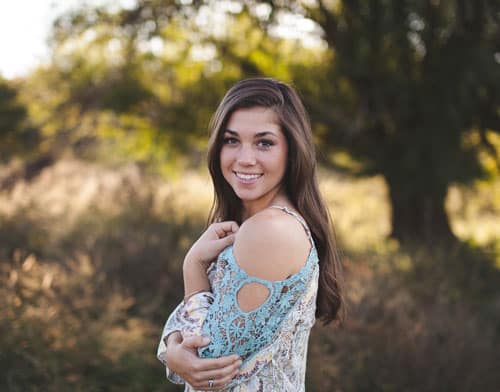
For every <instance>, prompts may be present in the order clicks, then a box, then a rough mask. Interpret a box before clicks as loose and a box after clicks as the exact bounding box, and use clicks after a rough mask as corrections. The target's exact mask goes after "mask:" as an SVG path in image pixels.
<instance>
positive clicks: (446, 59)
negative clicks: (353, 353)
mask: <svg viewBox="0 0 500 392" xmlns="http://www.w3.org/2000/svg"><path fill="white" fill-rule="evenodd" d="M265 3H268V4H270V5H271V6H272V7H273V10H274V13H275V14H276V13H278V12H294V13H302V14H303V15H304V16H305V17H307V18H310V19H311V20H313V21H315V22H316V23H317V24H318V25H319V26H320V27H321V29H322V34H323V38H324V40H325V42H326V43H327V44H328V48H329V50H330V52H331V57H330V59H331V61H330V62H329V63H328V64H327V66H326V67H325V72H323V73H322V74H321V73H316V74H315V75H321V78H319V79H318V82H319V83H320V86H321V88H318V86H317V85H316V86H315V89H316V92H314V91H313V90H312V89H309V99H308V104H309V106H310V107H311V109H312V113H313V117H314V120H315V121H316V122H317V123H319V124H322V125H323V127H326V128H327V132H324V133H323V134H322V140H321V141H322V143H323V148H324V150H325V151H326V153H327V154H326V155H329V152H330V151H335V150H338V149H345V150H346V151H348V152H349V153H350V154H351V155H352V156H353V157H354V158H356V159H357V160H358V161H360V162H362V163H363V169H362V170H361V171H359V173H361V174H367V173H379V174H382V175H383V176H384V178H385V180H386V182H387V185H388V187H389V196H390V202H391V206H392V235H393V236H394V237H395V238H397V239H399V240H401V241H406V240H417V241H420V242H427V243H433V242H434V241H436V240H443V239H444V240H446V239H453V235H452V232H451V230H450V225H449V222H448V219H447V215H446V212H445V208H444V201H445V196H446V194H447V190H448V187H449V185H450V184H451V183H453V182H462V183H467V182H469V181H471V180H472V179H474V178H478V177H481V176H484V175H485V170H484V168H483V167H482V166H481V164H480V159H479V153H480V151H488V152H489V153H490V155H491V156H492V157H493V159H494V160H495V161H496V166H497V171H498V168H500V161H499V158H498V150H497V149H496V148H495V147H494V146H493V144H492V142H491V140H490V136H491V135H492V133H493V132H496V133H498V132H500V117H499V113H500V102H499V94H500V64H499V63H500V59H499V54H498V50H499V42H500V41H499V38H500V19H499V15H500V13H499V12H500V7H499V3H498V1H497V0H441V1H439V0H369V1H358V0H349V1H347V0H346V1H328V2H327V1H322V0H317V1H314V2H310V1H307V2H300V1H296V2H287V3H283V2H279V1H269V2H265ZM283 4H286V6H283ZM312 75H314V74H310V76H312ZM310 84H311V83H309V85H310ZM306 90H307V85H306Z"/></svg>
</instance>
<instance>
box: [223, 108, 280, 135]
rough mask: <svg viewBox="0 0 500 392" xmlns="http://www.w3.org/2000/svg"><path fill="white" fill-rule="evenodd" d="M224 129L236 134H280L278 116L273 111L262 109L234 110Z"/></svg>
mask: <svg viewBox="0 0 500 392" xmlns="http://www.w3.org/2000/svg"><path fill="white" fill-rule="evenodd" d="M226 129H229V130H231V131H234V132H238V133H259V132H273V133H276V134H278V135H279V134H282V132H281V126H280V124H279V120H278V116H277V114H276V113H275V112H274V110H272V109H270V108H264V107H253V108H243V109H238V110H235V111H234V112H233V113H232V114H231V116H230V117H229V121H228V122H227V125H226Z"/></svg>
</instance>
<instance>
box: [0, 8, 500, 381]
mask: <svg viewBox="0 0 500 392" xmlns="http://www.w3.org/2000/svg"><path fill="white" fill-rule="evenodd" d="M0 15H1V16H0V22H1V23H0V25H1V26H2V27H1V36H2V37H1V40H0V52H1V55H0V72H1V74H2V76H1V77H0V369H1V370H0V390H2V391H69V390H71V391H118V390H120V391H179V390H182V388H179V387H176V386H174V385H172V384H170V383H168V382H167V381H166V380H165V375H164V369H163V367H162V365H161V364H160V362H158V361H157V360H156V358H155V354H156V346H157V343H158V339H159V335H160V333H161V329H162V327H163V323H164V321H165V319H166V317H167V316H168V314H169V313H170V311H171V310H172V309H173V307H174V306H175V305H176V303H178V302H179V301H180V299H181V297H182V279H181V264H182V260H183V255H184V253H185V252H186V250H187V249H188V247H189V246H190V244H191V243H192V242H193V241H194V240H195V239H196V238H197V236H198V235H199V234H200V232H201V231H202V230H203V228H204V225H205V222H206V219H207V214H208V210H209V208H210V205H211V201H212V188H211V183H210V180H209V177H208V174H207V170H206V168H205V151H206V143H207V125H208V121H209V119H210V116H211V114H212V113H213V112H214V110H215V108H216V106H217V104H218V102H219V100H220V99H221V98H222V96H223V94H224V93H225V91H226V90H227V89H228V88H229V87H230V86H231V85H232V84H233V83H235V82H236V81H238V80H240V79H242V78H245V77H249V76H257V75H263V76H271V77H276V78H279V79H281V80H284V81H286V82H289V83H292V84H293V85H294V86H296V88H297V89H298V90H299V92H300V94H301V96H302V98H303V100H304V102H305V105H306V107H307V109H308V111H309V113H310V115H311V120H312V123H313V129H314V133H315V138H316V145H317V148H318V155H319V164H320V170H319V174H320V183H321V188H322V191H323V194H324V196H325V198H326V200H327V203H328V206H329V208H330V212H331V214H332V216H333V220H334V224H335V229H336V231H337V236H338V241H339V243H340V245H341V247H342V250H343V253H344V265H345V270H346V278H347V288H346V295H347V298H348V304H349V309H348V318H347V321H346V323H345V324H344V325H343V326H342V327H341V328H336V327H335V326H332V325H328V326H322V325H320V323H317V324H316V326H315V327H314V329H313V332H312V337H311V342H310V347H309V356H308V370H307V385H306V389H307V390H308V391H498V390H499V389H500V371H499V364H500V176H499V173H500V98H499V97H500V2H499V1H498V0H365V1H360V0H350V1H347V0H345V1H344V0H297V1H283V0H276V1H274V0H263V1H259V0H244V1H229V0H228V1H226V0H217V1H210V0H205V1H199V0H166V1H160V0H122V1H104V0H103V1H97V0H95V1H88V2H83V1H64V2H63V1H49V0H44V1H34V0H33V1H28V0H18V1H16V2H12V3H5V4H3V5H2V6H1V11H0ZM30 32H31V34H32V35H31V36H30V35H28V34H29V33H30ZM16 59H18V60H16Z"/></svg>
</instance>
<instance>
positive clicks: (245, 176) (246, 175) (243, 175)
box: [233, 172, 263, 181]
mask: <svg viewBox="0 0 500 392" xmlns="http://www.w3.org/2000/svg"><path fill="white" fill-rule="evenodd" d="M233 173H234V174H235V175H236V177H238V178H239V179H240V180H245V181H251V180H256V179H257V178H259V177H262V175H263V174H262V173H260V174H258V173H257V174H249V173H239V172H233Z"/></svg>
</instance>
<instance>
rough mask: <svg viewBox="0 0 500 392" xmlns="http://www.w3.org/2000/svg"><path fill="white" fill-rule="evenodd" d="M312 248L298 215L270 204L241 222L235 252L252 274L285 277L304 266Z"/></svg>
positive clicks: (274, 277)
mask: <svg viewBox="0 0 500 392" xmlns="http://www.w3.org/2000/svg"><path fill="white" fill-rule="evenodd" d="M310 248H311V244H310V242H309V239H308V237H307V234H306V231H305V230H304V227H303V226H302V224H301V223H300V222H299V221H298V220H297V219H296V218H295V217H293V216H292V215H290V214H288V213H286V212H284V211H281V210H279V209H277V208H267V209H265V210H263V211H261V212H259V213H257V214H255V215H254V216H252V217H251V218H249V219H247V220H246V221H245V222H244V223H243V224H242V225H241V227H240V229H239V231H238V233H237V234H236V239H235V243H234V254H235V257H236V261H237V263H238V265H239V266H240V267H241V268H243V269H244V270H245V271H246V272H247V273H248V274H249V275H251V276H256V277H259V278H262V279H267V280H283V279H285V278H287V277H288V276H289V275H292V274H294V273H296V272H297V271H299V270H300V269H301V268H302V267H303V266H304V264H305V262H306V261H307V257H308V255H309V252H310Z"/></svg>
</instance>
